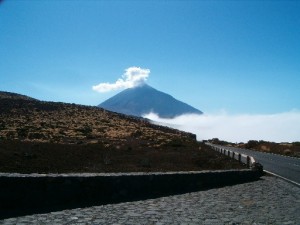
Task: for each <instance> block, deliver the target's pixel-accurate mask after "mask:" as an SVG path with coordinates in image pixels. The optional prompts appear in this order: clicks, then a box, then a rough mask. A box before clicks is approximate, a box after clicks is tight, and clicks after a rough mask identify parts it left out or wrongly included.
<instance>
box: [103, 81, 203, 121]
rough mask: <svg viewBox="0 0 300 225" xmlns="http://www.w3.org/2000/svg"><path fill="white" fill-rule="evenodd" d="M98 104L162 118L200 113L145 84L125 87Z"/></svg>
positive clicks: (115, 109) (132, 113)
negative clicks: (151, 113) (156, 115)
mask: <svg viewBox="0 0 300 225" xmlns="http://www.w3.org/2000/svg"><path fill="white" fill-rule="evenodd" d="M98 106H99V107H102V108H104V109H107V110H110V111H113V112H118V113H123V114H127V115H133V116H142V115H144V114H148V113H150V112H153V113H156V114H158V115H159V116H160V117H162V118H173V117H175V116H179V115H182V114H188V113H193V114H202V112H201V111H200V110H198V109H196V108H194V107H192V106H190V105H188V104H186V103H184V102H181V101H179V100H177V99H175V98H173V97H172V96H171V95H168V94H166V93H164V92H161V91H158V90H156V89H154V88H152V87H150V86H149V85H147V84H143V85H142V86H137V87H134V88H129V89H126V90H124V91H122V92H120V93H119V94H117V95H115V96H113V97H111V98H109V99H108V100H106V101H104V102H103V103H101V104H100V105H98Z"/></svg>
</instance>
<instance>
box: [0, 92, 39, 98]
mask: <svg viewBox="0 0 300 225" xmlns="http://www.w3.org/2000/svg"><path fill="white" fill-rule="evenodd" d="M1 98H9V99H22V100H36V99H34V98H31V97H28V96H26V95H21V94H17V93H12V92H7V91H0V99H1Z"/></svg>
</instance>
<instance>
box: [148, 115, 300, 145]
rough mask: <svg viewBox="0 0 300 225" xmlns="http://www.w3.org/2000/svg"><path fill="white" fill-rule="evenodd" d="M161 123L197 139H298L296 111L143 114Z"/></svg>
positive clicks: (298, 124) (287, 140)
mask: <svg viewBox="0 0 300 225" xmlns="http://www.w3.org/2000/svg"><path fill="white" fill-rule="evenodd" d="M144 117H145V118H148V119H151V120H153V121H155V122H156V123H159V124H161V125H165V126H169V127H173V128H176V129H179V130H184V131H188V132H192V133H194V134H196V135H197V139H198V140H207V139H211V138H219V139H221V140H225V141H230V142H247V141H249V140H265V141H274V142H294V141H300V111H291V112H286V113H278V114H269V115H247V114H244V115H228V114H226V113H221V114H219V115H195V114H190V115H188V114H187V115H182V116H178V117H176V118H174V119H164V118H159V117H158V116H157V115H156V114H153V113H149V114H147V115H144Z"/></svg>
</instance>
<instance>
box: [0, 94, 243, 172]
mask: <svg viewBox="0 0 300 225" xmlns="http://www.w3.org/2000/svg"><path fill="white" fill-rule="evenodd" d="M235 166H237V167H241V165H237V164H231V162H230V161H229V160H228V159H227V158H223V157H221V156H219V155H217V154H215V153H211V151H209V150H207V149H206V147H205V146H200V144H199V143H198V142H196V137H195V135H193V134H191V133H186V132H182V131H179V130H174V129H170V128H166V127H163V126H157V125H153V124H151V123H150V122H149V121H148V120H145V119H142V118H138V117H130V116H125V115H123V114H117V113H112V112H109V111H106V110H104V109H100V108H98V107H90V106H83V105H76V104H66V103H55V102H44V101H39V100H35V99H32V98H29V97H26V96H23V95H17V94H13V93H7V92H0V172H107V171H114V172H121V171H169V170H199V169H210V168H212V169H222V168H228V169H229V168H235Z"/></svg>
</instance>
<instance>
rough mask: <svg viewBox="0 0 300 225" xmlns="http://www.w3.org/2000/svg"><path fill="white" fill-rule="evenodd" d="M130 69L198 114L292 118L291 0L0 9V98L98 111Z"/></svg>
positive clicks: (295, 40)
mask: <svg viewBox="0 0 300 225" xmlns="http://www.w3.org/2000/svg"><path fill="white" fill-rule="evenodd" d="M132 66H137V67H141V68H145V69H149V70H150V71H151V72H150V75H149V77H148V81H147V82H148V84H149V85H151V86H153V87H154V88H156V89H158V90H161V91H164V92H166V93H169V94H171V95H173V96H174V97H175V98H177V99H179V100H182V101H184V102H186V103H188V104H190V105H192V106H194V107H196V108H198V109H200V110H201V111H203V112H205V113H216V112H220V111H222V110H225V111H226V112H228V113H231V114H274V113H275V114H276V113H283V112H289V111H292V110H300V1H241V2H239V1H113V2H112V1H29V0H28V1H12V0H6V1H5V0H4V1H3V2H2V3H0V90H3V91H11V92H17V93H21V94H26V95H29V96H32V97H35V98H38V99H41V100H50V101H62V102H72V103H79V104H85V105H98V104H99V103H101V102H102V101H104V100H106V99H107V98H109V97H111V96H113V95H115V94H116V93H118V91H112V92H106V93H99V92H96V91H94V90H93V89H92V87H93V86H94V85H97V84H99V83H101V82H109V83H114V82H115V81H116V80H117V79H119V78H121V76H122V74H124V71H125V69H127V68H129V67H132Z"/></svg>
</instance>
